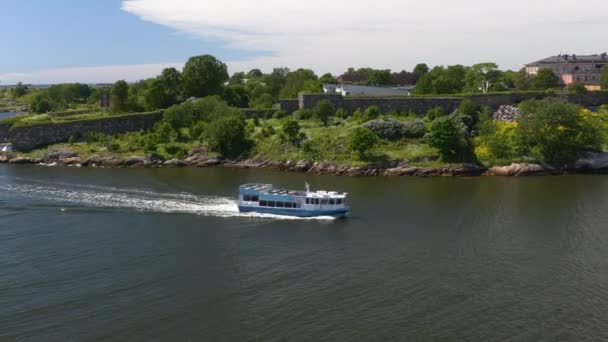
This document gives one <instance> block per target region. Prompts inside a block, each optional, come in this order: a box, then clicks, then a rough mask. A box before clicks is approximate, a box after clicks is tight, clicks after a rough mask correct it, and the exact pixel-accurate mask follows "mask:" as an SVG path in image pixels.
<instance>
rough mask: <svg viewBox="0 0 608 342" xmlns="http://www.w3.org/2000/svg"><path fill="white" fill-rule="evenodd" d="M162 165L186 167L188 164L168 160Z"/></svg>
mask: <svg viewBox="0 0 608 342" xmlns="http://www.w3.org/2000/svg"><path fill="white" fill-rule="evenodd" d="M163 165H165V166H172V167H184V166H187V165H188V163H186V162H185V161H183V160H181V159H177V158H173V159H170V160H167V161H166V162H164V163H163Z"/></svg>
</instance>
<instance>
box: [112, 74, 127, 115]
mask: <svg viewBox="0 0 608 342" xmlns="http://www.w3.org/2000/svg"><path fill="white" fill-rule="evenodd" d="M128 98H129V85H128V84H127V82H126V81H122V80H121V81H116V83H114V85H113V86H112V89H110V110H111V111H112V112H114V113H121V112H126V111H127V109H128V106H127V101H128Z"/></svg>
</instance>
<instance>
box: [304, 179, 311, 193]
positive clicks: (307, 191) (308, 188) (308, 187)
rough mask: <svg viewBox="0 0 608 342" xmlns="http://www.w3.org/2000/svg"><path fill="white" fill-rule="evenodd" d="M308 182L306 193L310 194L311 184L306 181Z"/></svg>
mask: <svg viewBox="0 0 608 342" xmlns="http://www.w3.org/2000/svg"><path fill="white" fill-rule="evenodd" d="M304 183H305V184H306V194H307V195H308V194H309V193H310V185H309V184H308V182H304Z"/></svg>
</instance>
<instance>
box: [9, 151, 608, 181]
mask: <svg viewBox="0 0 608 342" xmlns="http://www.w3.org/2000/svg"><path fill="white" fill-rule="evenodd" d="M0 163H8V164H38V165H45V166H72V167H103V168H121V167H122V168H146V167H150V168H154V167H156V168H158V167H202V168H204V167H232V168H242V169H272V170H280V171H290V172H307V173H317V174H331V175H345V176H419V177H437V176H461V177H478V176H482V175H490V176H541V175H559V174H565V173H592V174H604V173H608V152H603V153H588V154H587V155H585V156H584V157H583V158H581V159H579V160H577V161H576V162H575V163H573V164H572V165H569V166H567V167H565V168H564V169H555V168H551V167H549V166H542V165H538V164H523V163H522V164H518V163H514V164H511V165H508V166H493V167H491V168H489V169H487V168H484V167H482V166H479V165H475V164H469V163H462V164H453V165H450V166H444V167H419V166H412V165H408V164H407V163H403V162H402V163H398V162H393V163H383V164H371V165H367V166H363V167H350V166H345V165H339V164H336V163H332V162H311V161H307V160H300V161H276V160H270V159H237V160H233V159H224V158H219V157H214V156H208V155H205V154H194V155H191V156H189V157H187V158H184V159H170V160H163V159H160V158H153V157H142V156H130V157H116V156H102V155H93V156H91V157H89V158H86V159H82V158H80V156H79V155H78V154H77V153H76V152H74V151H72V150H69V149H58V150H55V151H52V152H49V153H47V154H46V155H44V156H43V157H42V158H31V157H24V156H19V155H16V154H5V155H0Z"/></svg>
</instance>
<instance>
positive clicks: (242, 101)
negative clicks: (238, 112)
mask: <svg viewBox="0 0 608 342" xmlns="http://www.w3.org/2000/svg"><path fill="white" fill-rule="evenodd" d="M223 98H224V100H226V102H227V103H228V104H229V105H230V106H234V107H237V108H248V107H249V94H247V89H245V87H244V86H242V85H240V84H235V85H230V86H227V87H226V88H225V89H224V96H223Z"/></svg>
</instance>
